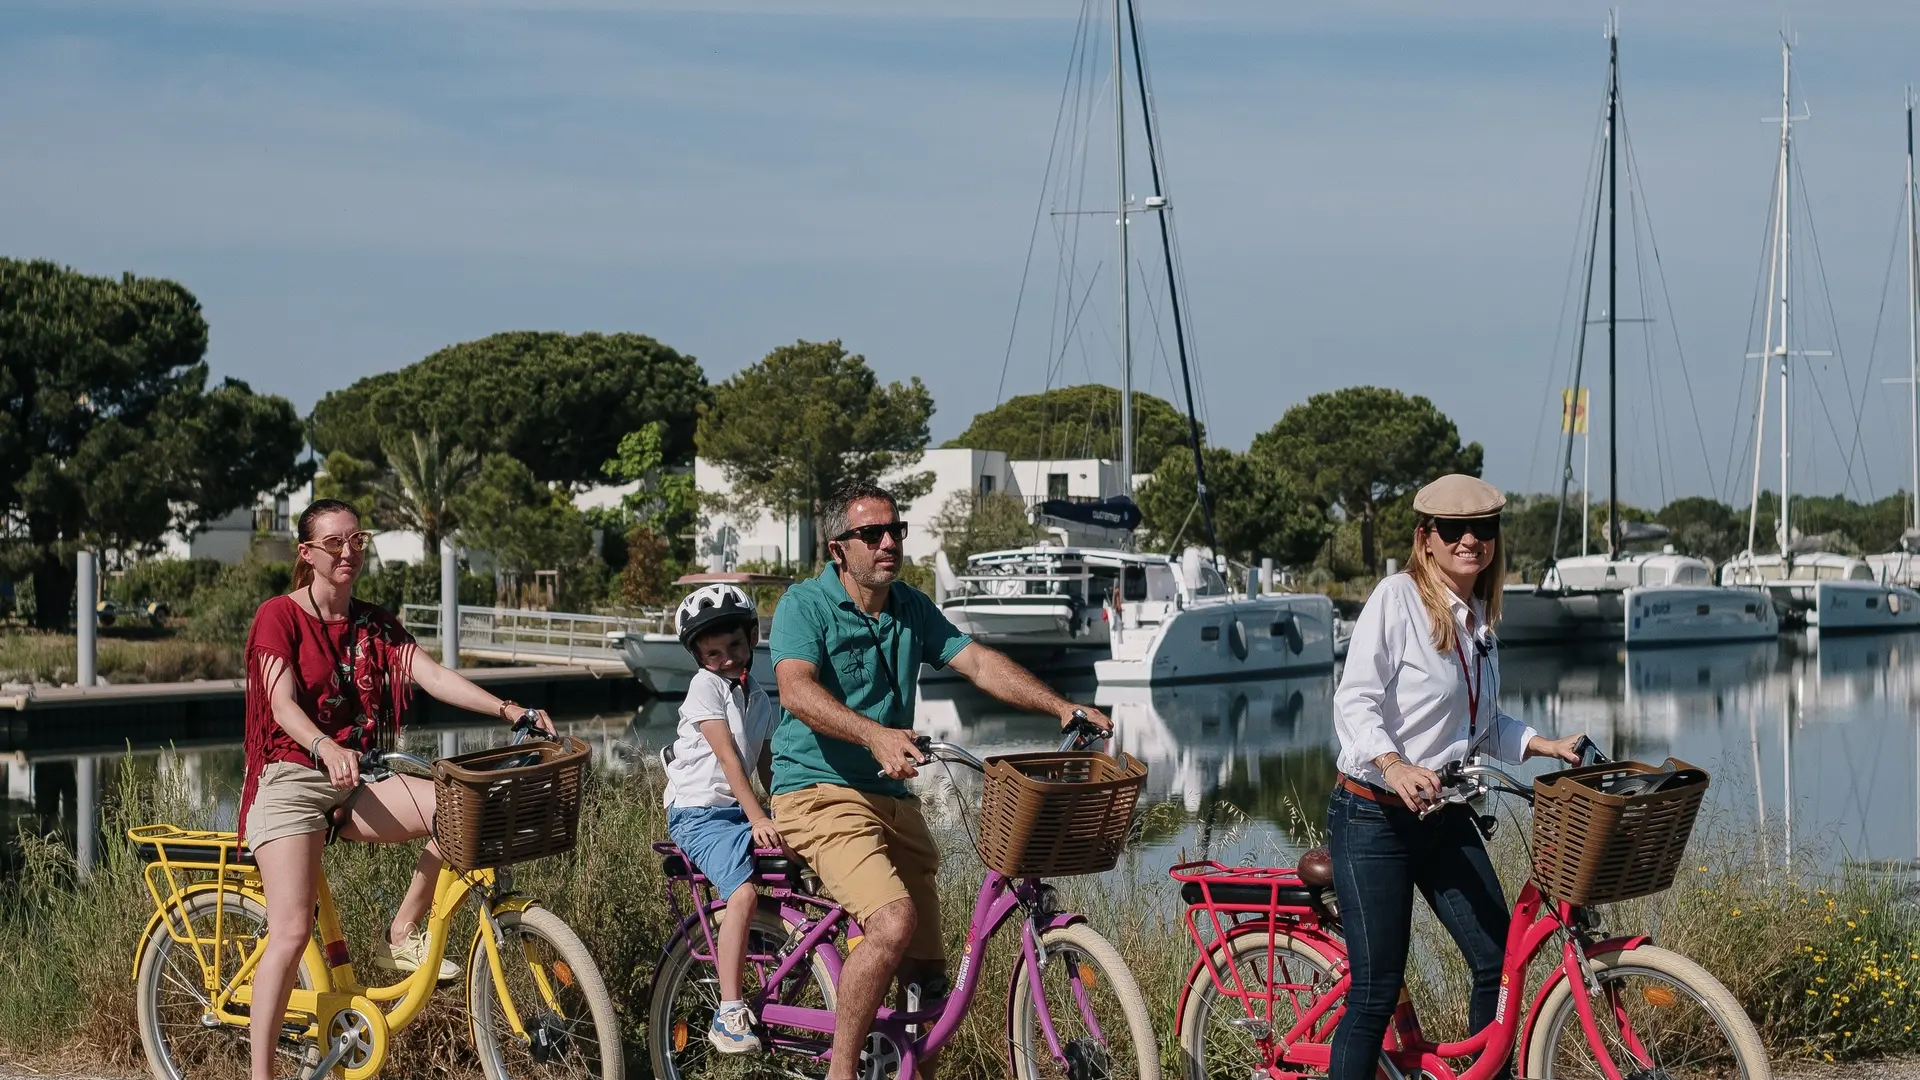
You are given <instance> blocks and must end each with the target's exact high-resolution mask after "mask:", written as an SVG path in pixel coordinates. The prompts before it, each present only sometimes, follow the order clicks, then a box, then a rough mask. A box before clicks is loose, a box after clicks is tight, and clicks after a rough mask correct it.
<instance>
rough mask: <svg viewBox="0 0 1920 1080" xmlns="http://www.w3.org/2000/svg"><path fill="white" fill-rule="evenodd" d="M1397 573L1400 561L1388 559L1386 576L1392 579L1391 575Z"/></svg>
mask: <svg viewBox="0 0 1920 1080" xmlns="http://www.w3.org/2000/svg"><path fill="white" fill-rule="evenodd" d="M1399 572H1400V560H1399V559H1388V560H1387V576H1388V577H1392V576H1393V575H1395V574H1397V573H1399Z"/></svg>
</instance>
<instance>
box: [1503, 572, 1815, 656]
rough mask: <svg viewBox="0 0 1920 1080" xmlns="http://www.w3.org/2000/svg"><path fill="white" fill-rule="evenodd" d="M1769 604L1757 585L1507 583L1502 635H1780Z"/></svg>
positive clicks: (1662, 640)
mask: <svg viewBox="0 0 1920 1080" xmlns="http://www.w3.org/2000/svg"><path fill="white" fill-rule="evenodd" d="M1779 633H1780V623H1779V618H1778V615H1777V614H1776V612H1775V610H1774V605H1773V603H1772V602H1771V601H1770V599H1769V598H1768V597H1766V596H1765V595H1764V594H1762V593H1761V592H1759V590H1755V589H1728V588H1716V587H1714V586H1710V585H1708V586H1694V585H1635V586H1631V587H1629V588H1626V589H1620V590H1611V589H1608V590H1563V591H1559V592H1540V591H1536V590H1535V589H1534V588H1533V587H1532V586H1527V585H1520V586H1508V587H1507V589H1506V592H1505V593H1504V594H1503V595H1502V597H1501V608H1500V627H1499V634H1500V641H1501V643H1502V644H1507V645H1527V644H1544V643H1557V642H1581V641H1591V642H1621V643H1624V644H1627V645H1632V646H1636V647H1642V648H1645V647H1651V646H1662V645H1707V644H1713V643H1717V642H1728V641H1759V640H1763V639H1765V638H1770V637H1775V636H1778V634H1779Z"/></svg>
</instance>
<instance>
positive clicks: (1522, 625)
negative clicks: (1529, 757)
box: [1500, 20, 1780, 646]
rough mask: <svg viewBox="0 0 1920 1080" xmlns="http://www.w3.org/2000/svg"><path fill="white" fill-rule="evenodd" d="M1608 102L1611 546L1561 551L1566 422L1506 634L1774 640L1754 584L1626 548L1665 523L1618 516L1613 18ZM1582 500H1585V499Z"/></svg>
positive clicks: (1568, 456)
mask: <svg viewBox="0 0 1920 1080" xmlns="http://www.w3.org/2000/svg"><path fill="white" fill-rule="evenodd" d="M1607 45H1608V50H1607V107H1606V124H1605V126H1604V128H1603V129H1602V132H1603V134H1602V138H1603V140H1604V142H1605V149H1606V154H1605V156H1604V157H1603V158H1602V169H1603V170H1604V179H1605V184H1604V185H1596V189H1595V194H1594V210H1593V213H1594V222H1593V224H1594V229H1593V239H1592V240H1591V241H1590V245H1594V246H1597V244H1598V242H1599V224H1600V216H1601V214H1602V213H1603V212H1604V214H1605V216H1606V222H1607V236H1606V241H1607V311H1606V326H1607V444H1608V445H1607V486H1608V501H1609V503H1610V510H1609V513H1608V517H1607V550H1606V552H1605V553H1604V554H1586V553H1582V554H1580V555H1576V556H1571V557H1569V558H1565V559H1562V558H1559V557H1558V556H1559V554H1560V526H1561V524H1562V522H1563V521H1564V518H1565V513H1566V506H1567V484H1568V482H1569V480H1570V478H1571V477H1572V475H1573V468H1572V462H1573V440H1574V433H1573V425H1568V433H1567V439H1566V445H1565V448H1564V454H1565V462H1564V465H1563V467H1562V470H1561V489H1560V506H1561V513H1560V517H1559V519H1556V521H1555V522H1554V537H1553V553H1554V556H1555V560H1554V562H1553V565H1551V566H1550V567H1549V568H1548V570H1547V572H1546V574H1545V575H1544V576H1543V577H1542V579H1541V581H1540V582H1539V583H1538V584H1534V585H1508V586H1507V587H1506V590H1505V594H1504V595H1503V597H1502V614H1501V619H1500V640H1501V641H1502V642H1504V643H1507V644H1528V643H1537V642H1557V641H1578V640H1589V641H1624V642H1625V643H1626V644H1628V645H1640V646H1647V645H1692V644H1704V643H1709V642H1725V641H1750V640H1758V639H1763V638H1769V637H1773V636H1775V635H1776V634H1778V633H1779V630H1780V627H1779V622H1778V619H1777V616H1776V614H1775V612H1774V608H1773V604H1772V603H1771V602H1769V600H1768V599H1767V597H1766V596H1765V595H1763V594H1761V593H1759V592H1758V591H1756V590H1753V589H1726V588H1719V587H1716V586H1715V585H1714V584H1713V568H1712V567H1711V566H1710V565H1708V563H1707V562H1706V561H1705V560H1703V559H1697V558H1694V557H1692V556H1690V555H1682V554H1679V553H1677V552H1675V551H1674V550H1673V549H1672V548H1671V547H1668V548H1667V549H1666V550H1664V551H1661V552H1656V553H1648V552H1629V551H1626V550H1625V546H1626V545H1627V544H1628V543H1632V542H1635V541H1643V540H1658V539H1661V538H1663V537H1665V536H1666V530H1665V529H1664V528H1662V527H1660V526H1657V525H1646V524H1642V523H1638V522H1631V523H1629V522H1622V521H1621V520H1620V495H1619V489H1620V477H1619V458H1620V450H1619V447H1620V408H1619V393H1618V390H1617V383H1618V367H1619V364H1618V359H1619V333H1618V330H1619V321H1620V320H1619V317H1618V309H1619V305H1618V303H1617V300H1618V292H1619V289H1618V285H1619V276H1620V274H1619V260H1618V250H1619V215H1618V214H1617V212H1616V210H1617V207H1618V195H1619V184H1620V179H1619V144H1620V136H1621V131H1622V128H1623V123H1622V121H1623V117H1622V115H1621V111H1620V35H1619V28H1618V27H1617V25H1615V24H1614V23H1613V22H1612V21H1611V20H1609V22H1608V24H1607ZM1594 254H1595V251H1594V247H1593V246H1590V247H1589V249H1588V252H1587V255H1588V258H1587V277H1586V282H1585V286H1584V288H1583V289H1582V296H1581V303H1580V308H1581V312H1580V328H1579V331H1578V338H1577V344H1576V346H1575V351H1574V358H1575V359H1574V363H1575V368H1574V383H1575V386H1576V390H1575V393H1576V394H1578V393H1579V392H1580V390H1579V389H1578V388H1579V386H1580V383H1581V376H1582V371H1583V369H1584V366H1585V359H1586V340H1587V339H1586V329H1587V326H1588V325H1589V324H1590V323H1591V322H1592V321H1593V320H1592V319H1590V318H1589V316H1590V314H1591V305H1592V297H1593V265H1594V259H1593V255H1594ZM1583 502H1584V500H1583Z"/></svg>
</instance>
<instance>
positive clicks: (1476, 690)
mask: <svg viewBox="0 0 1920 1080" xmlns="http://www.w3.org/2000/svg"><path fill="white" fill-rule="evenodd" d="M1453 655H1454V657H1455V659H1457V660H1459V661H1460V681H1461V682H1464V683H1466V684H1467V746H1468V747H1469V748H1471V747H1472V746H1473V739H1474V736H1475V735H1476V734H1477V733H1478V730H1479V726H1480V688H1481V687H1483V686H1485V685H1486V684H1487V679H1486V675H1485V673H1484V672H1482V671H1481V669H1480V653H1479V651H1478V650H1477V649H1476V650H1475V651H1474V654H1473V674H1472V675H1468V674H1467V652H1466V650H1465V649H1463V648H1461V647H1460V634H1459V633H1458V632H1457V631H1456V632H1455V633H1454V635H1453Z"/></svg>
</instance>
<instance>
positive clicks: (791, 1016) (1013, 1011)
mask: <svg viewBox="0 0 1920 1080" xmlns="http://www.w3.org/2000/svg"><path fill="white" fill-rule="evenodd" d="M1100 734H1101V733H1100V730H1099V729H1098V728H1095V727H1093V726H1092V725H1090V724H1089V725H1085V726H1084V727H1082V726H1080V725H1074V726H1072V727H1069V729H1068V735H1067V739H1066V741H1065V742H1064V743H1063V744H1062V746H1061V750H1062V752H1063V753H1064V752H1067V751H1076V752H1077V751H1081V750H1084V749H1086V748H1087V747H1089V746H1091V745H1092V743H1093V741H1094V739H1095V738H1096V737H1098V736H1099V735H1100ZM920 742H921V752H922V754H923V755H924V757H925V762H924V764H931V763H933V762H936V761H942V762H953V763H957V764H960V765H964V766H966V767H968V768H972V769H975V770H977V771H979V772H981V773H982V774H986V773H987V768H988V766H987V763H985V762H982V761H981V760H980V759H978V758H976V757H974V756H973V755H972V754H970V753H968V752H967V751H966V750H964V749H962V748H960V747H958V746H954V745H952V744H950V743H937V742H932V741H931V740H927V739H922V740H920ZM1129 809H1130V804H1129ZM654 850H656V851H658V852H660V853H661V855H662V856H663V869H664V872H665V874H666V877H667V893H668V898H669V901H670V902H671V903H672V905H673V909H674V913H675V916H676V918H677V920H678V921H679V929H678V930H677V931H676V932H675V934H674V935H673V937H672V938H671V939H669V940H668V942H667V945H666V949H665V955H664V957H663V958H662V960H661V962H660V965H659V967H658V969H657V971H656V972H655V976H654V985H653V993H652V999H651V1003H650V1006H649V1014H650V1015H649V1022H648V1032H649V1043H650V1049H651V1053H652V1058H653V1068H654V1075H655V1076H657V1077H660V1078H661V1080H681V1078H690V1077H703V1076H710V1075H729V1076H738V1075H743V1074H744V1075H774V1076H817V1075H822V1074H824V1072H825V1068H826V1064H827V1059H828V1057H829V1048H830V1045H831V1040H832V1035H833V1025H834V1014H833V1006H834V985H835V983H836V981H837V980H838V978H839V975H840V966H841V962H842V960H843V958H844V957H845V956H846V954H847V951H848V950H849V949H850V948H852V947H854V946H855V945H857V944H858V943H859V939H860V935H861V931H860V927H859V926H858V925H857V924H856V923H855V921H854V919H853V918H852V916H851V915H849V914H848V913H847V912H846V911H845V910H844V909H842V908H841V907H840V906H839V905H838V904H835V903H834V902H833V901H832V900H830V899H828V898H827V897H825V896H822V895H819V894H818V893H817V892H815V891H814V889H813V888H812V887H811V885H810V884H809V882H808V878H807V875H806V873H805V868H804V866H803V865H802V864H800V863H799V862H798V861H797V860H794V859H790V858H788V857H786V856H785V855H783V854H781V853H779V852H776V851H766V850H762V851H760V852H758V853H757V854H758V867H757V874H756V877H755V880H756V881H757V882H758V883H759V884H760V885H762V886H763V887H764V889H765V891H764V892H763V893H762V895H761V900H760V910H759V914H758V915H757V917H756V920H755V924H754V929H753V931H752V934H751V936H750V938H749V943H748V950H747V952H748V958H747V973H746V974H747V979H746V982H747V988H746V993H747V1002H748V1005H749V1006H750V1007H751V1008H752V1009H753V1012H754V1015H755V1016H756V1017H758V1018H759V1035H760V1039H761V1044H762V1046H763V1047H765V1048H766V1050H767V1053H766V1054H764V1055H757V1056H751V1060H749V1061H746V1062H739V1061H737V1060H729V1059H726V1058H724V1057H723V1055H720V1054H718V1053H717V1052H715V1051H714V1050H713V1048H712V1047H711V1046H710V1045H709V1044H708V1043H707V1040H706V1038H705V1034H704V1033H705V1031H706V1030H707V1026H708V1024H710V1023H711V1022H712V1019H713V1013H714V1009H715V1007H716V1006H717V1005H718V1004H719V983H718V979H717V977H716V974H715V971H714V967H713V965H714V960H713V957H714V946H715V934H716V929H717V924H718V919H719V916H720V913H721V912H722V911H723V910H724V908H725V906H726V905H725V899H724V898H722V897H715V896H714V895H713V890H712V889H711V887H709V886H708V884H707V881H706V878H705V877H703V876H702V875H701V874H699V873H698V872H697V871H696V870H695V869H694V868H693V867H691V866H690V865H689V864H688V862H687V860H686V858H685V857H684V856H683V855H682V854H681V853H680V851H679V849H678V848H676V847H674V846H673V845H672V844H670V843H660V844H655V845H654ZM1115 857H1116V858H1117V851H1116V853H1115ZM1109 865H1111V864H1109ZM682 887H684V888H685V890H686V894H687V897H688V898H689V901H690V902H689V903H688V905H687V906H686V907H683V906H682V899H681V895H680V890H681V888H682ZM1002 930H1010V931H1011V932H1012V933H1013V935H1014V937H1015V938H1016V939H1017V941H1016V947H1017V948H1018V950H1019V954H1018V956H1017V957H1016V958H1015V960H1014V964H1013V971H1012V975H1011V976H1010V978H1009V979H1008V983H1007V991H1006V1003H1007V1004H1006V1009H1007V1017H1006V1021H1007V1066H1008V1068H1009V1070H1010V1075H1012V1076H1015V1077H1020V1078H1021V1080H1041V1078H1045V1080H1123V1078H1134V1077H1138V1078H1140V1080H1159V1076H1160V1059H1159V1051H1158V1046H1157V1044H1156V1043H1155V1041H1154V1034H1153V1023H1152V1018H1151V1016H1150V1014H1149V1013H1148V1010H1147V1005H1146V1002H1145V1000H1144V999H1143V998H1142V997H1141V994H1140V987H1139V984H1138V983H1137V982H1136V981H1135V980H1134V977H1133V973H1132V972H1131V971H1129V970H1128V969H1127V965H1126V961H1124V960H1122V959H1121V957H1120V953H1119V952H1118V951H1117V950H1116V949H1115V948H1114V947H1113V945H1112V944H1110V943H1109V942H1108V941H1107V940H1106V939H1105V938H1103V937H1101V936H1100V934H1099V933H1098V932H1096V931H1095V930H1094V929H1093V927H1092V926H1090V925H1088V924H1087V920H1086V917H1085V916H1083V915H1078V914H1075V913H1073V912H1069V911H1063V910H1061V909H1060V903H1059V896H1058V893H1057V892H1056V890H1055V889H1054V888H1053V887H1052V886H1050V885H1048V884H1046V883H1045V882H1044V881H1042V880H1041V879H1040V878H1039V877H1009V876H1008V875H1006V874H1002V873H1000V872H998V871H994V870H990V871H989V872H988V873H987V875H986V879H985V880H984V881H983V882H981V885H980V890H979V894H978V896H977V898H976V899H975V901H974V907H973V919H972V923H971V925H970V926H969V927H968V929H967V939H966V945H965V948H964V950H963V952H962V953H961V957H960V963H959V966H958V968H957V969H956V971H955V973H954V978H953V985H952V989H951V991H950V992H947V993H946V994H944V996H937V997H931V998H930V999H929V1000H925V1001H920V1000H915V999H914V995H911V994H910V995H909V998H908V1000H906V1001H905V1002H904V1006H905V1007H904V1008H901V1009H891V1008H882V1009H881V1010H880V1012H879V1015H878V1016H877V1017H876V1018H875V1020H874V1024H873V1031H872V1033H871V1034H870V1035H869V1036H868V1038H867V1044H866V1047H865V1049H864V1051H863V1052H862V1054H861V1069H860V1075H861V1076H862V1077H863V1080H882V1078H885V1077H902V1078H905V1077H911V1076H912V1075H913V1071H914V1066H915V1064H916V1063H917V1062H919V1061H921V1060H923V1059H924V1058H925V1057H926V1056H927V1055H928V1054H932V1053H935V1052H937V1051H938V1050H939V1049H940V1048H941V1047H942V1046H945V1045H946V1044H947V1042H948V1041H949V1040H950V1039H952V1038H953V1035H954V1033H955V1032H956V1031H957V1030H958V1029H959V1027H960V1022H961V1021H962V1020H963V1019H964V1018H965V1017H966V1014H967V1010H968V1008H969V1007H971V1006H972V1004H973V999H974V995H975V994H976V993H977V992H978V990H979V984H980V975H981V971H982V969H983V967H984V966H985V960H986V955H987V953H986V950H987V945H988V943H989V942H990V941H991V940H992V939H994V938H995V937H996V936H998V935H999V934H1000V932H1001V931H1002Z"/></svg>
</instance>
